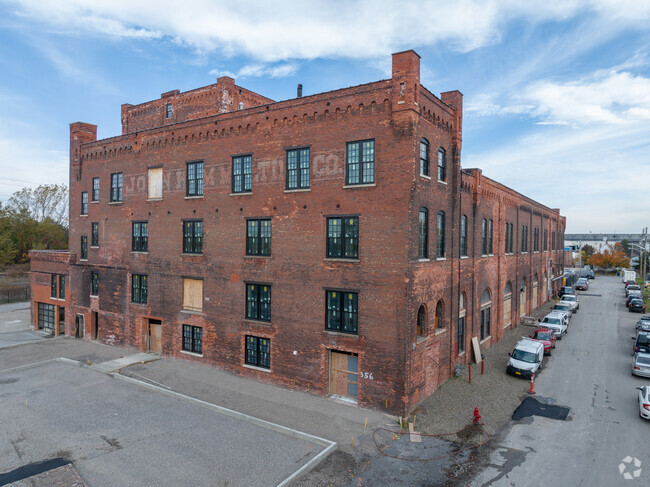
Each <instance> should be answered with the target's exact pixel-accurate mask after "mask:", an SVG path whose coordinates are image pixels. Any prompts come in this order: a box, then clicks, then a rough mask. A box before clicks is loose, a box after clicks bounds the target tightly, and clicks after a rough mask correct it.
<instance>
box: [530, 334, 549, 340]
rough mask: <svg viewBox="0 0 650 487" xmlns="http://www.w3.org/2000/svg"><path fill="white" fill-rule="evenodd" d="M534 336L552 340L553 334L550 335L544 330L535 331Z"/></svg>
mask: <svg viewBox="0 0 650 487" xmlns="http://www.w3.org/2000/svg"><path fill="white" fill-rule="evenodd" d="M533 337H534V338H536V339H537V340H550V339H551V335H549V334H548V333H546V332H544V333H542V332H537V333H535V334H534V335H533Z"/></svg>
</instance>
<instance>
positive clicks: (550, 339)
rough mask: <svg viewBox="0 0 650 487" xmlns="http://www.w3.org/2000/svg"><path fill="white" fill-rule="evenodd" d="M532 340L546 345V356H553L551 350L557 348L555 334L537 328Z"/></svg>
mask: <svg viewBox="0 0 650 487" xmlns="http://www.w3.org/2000/svg"><path fill="white" fill-rule="evenodd" d="M530 338H532V339H533V340H537V341H538V342H542V343H543V344H544V355H551V348H555V333H554V332H553V330H549V329H548V328H537V330H535V332H534V333H533V334H532V335H530Z"/></svg>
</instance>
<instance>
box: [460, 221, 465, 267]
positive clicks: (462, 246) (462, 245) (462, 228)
mask: <svg viewBox="0 0 650 487" xmlns="http://www.w3.org/2000/svg"><path fill="white" fill-rule="evenodd" d="M460 255H461V256H463V257H466V256H467V217H466V216H465V215H463V216H461V217H460Z"/></svg>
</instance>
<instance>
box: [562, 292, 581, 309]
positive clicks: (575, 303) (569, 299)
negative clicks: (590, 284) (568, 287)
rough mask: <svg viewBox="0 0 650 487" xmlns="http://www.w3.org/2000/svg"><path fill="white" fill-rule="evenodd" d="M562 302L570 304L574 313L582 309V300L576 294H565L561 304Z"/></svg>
mask: <svg viewBox="0 0 650 487" xmlns="http://www.w3.org/2000/svg"><path fill="white" fill-rule="evenodd" d="M562 302H564V303H567V304H569V305H570V306H571V311H573V312H574V313H575V312H576V311H578V310H579V309H580V300H579V299H578V297H577V296H576V295H575V294H565V295H564V296H562V298H561V299H560V303H562Z"/></svg>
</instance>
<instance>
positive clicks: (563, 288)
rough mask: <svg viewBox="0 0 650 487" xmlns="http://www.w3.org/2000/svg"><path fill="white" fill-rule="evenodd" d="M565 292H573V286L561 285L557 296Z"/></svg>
mask: <svg viewBox="0 0 650 487" xmlns="http://www.w3.org/2000/svg"><path fill="white" fill-rule="evenodd" d="M565 294H575V292H574V290H573V287H571V286H562V287H561V288H560V290H559V291H558V292H557V295H558V297H560V298H561V297H562V296H564V295H565Z"/></svg>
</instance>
